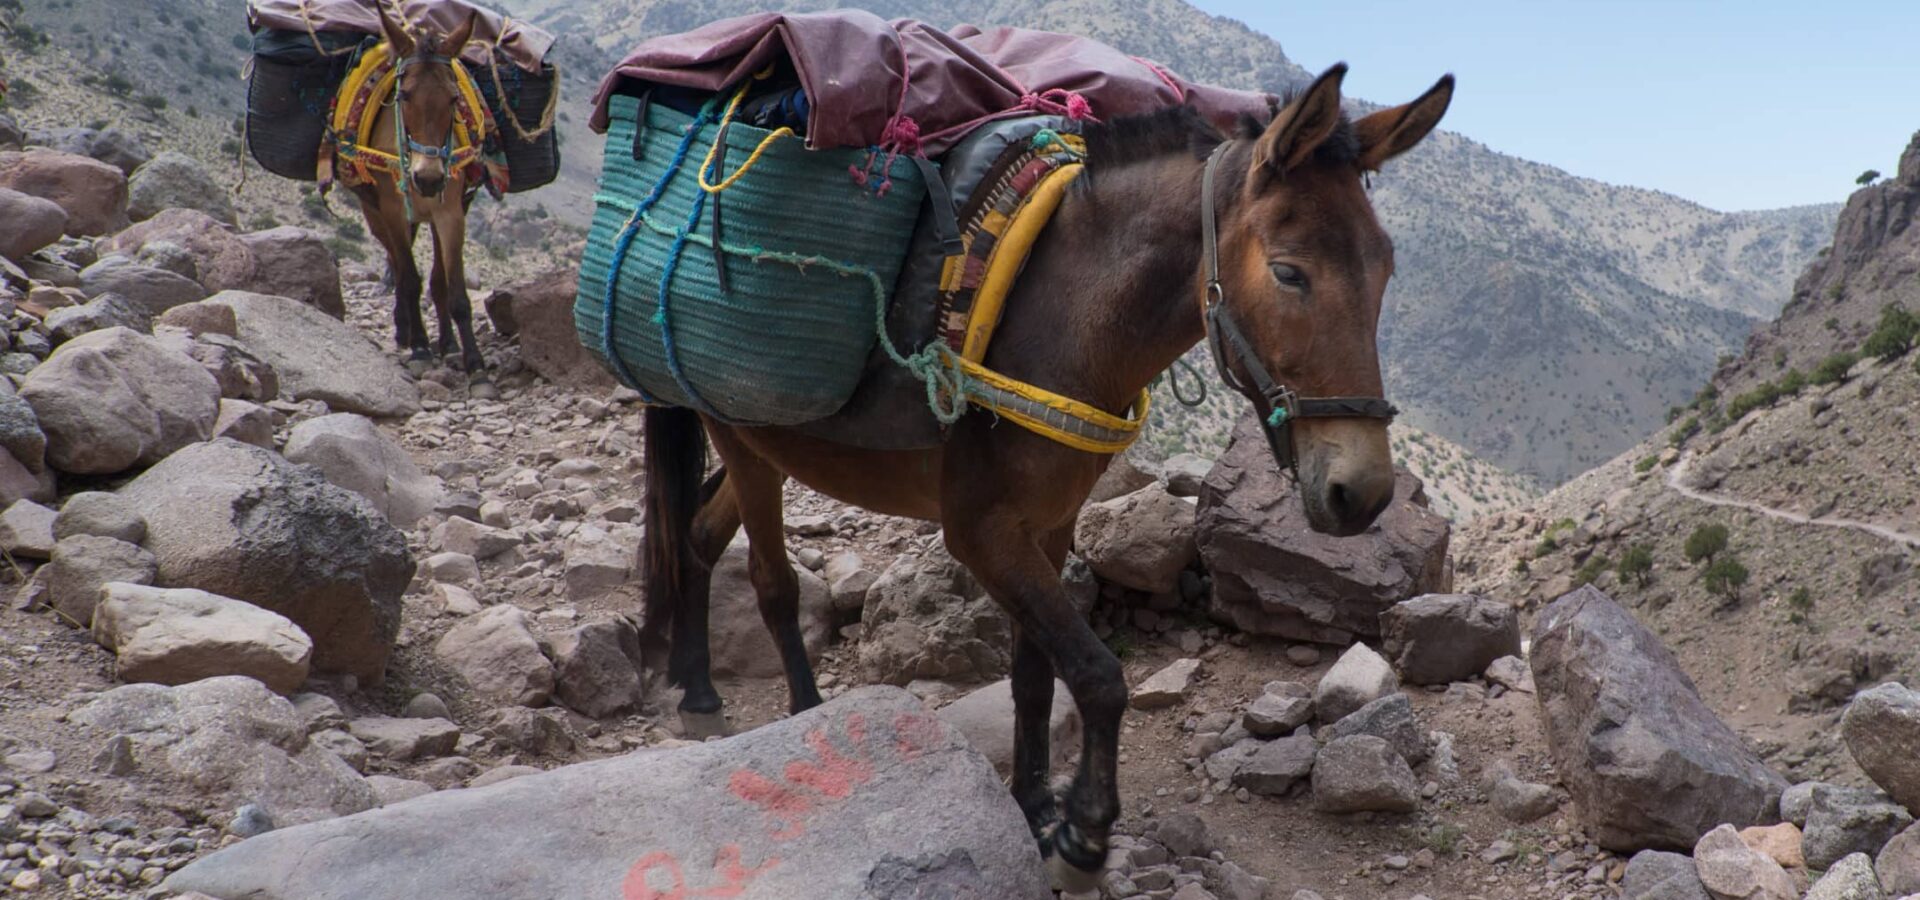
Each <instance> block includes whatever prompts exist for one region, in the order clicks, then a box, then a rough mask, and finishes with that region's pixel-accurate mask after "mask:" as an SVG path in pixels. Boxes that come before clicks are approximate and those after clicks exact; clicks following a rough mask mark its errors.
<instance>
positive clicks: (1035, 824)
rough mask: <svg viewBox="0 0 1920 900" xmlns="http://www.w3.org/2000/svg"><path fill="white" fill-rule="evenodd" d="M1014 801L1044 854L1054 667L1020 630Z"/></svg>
mask: <svg viewBox="0 0 1920 900" xmlns="http://www.w3.org/2000/svg"><path fill="white" fill-rule="evenodd" d="M1011 687H1012V691H1013V799H1014V801H1015V802H1016V803H1019V804H1020V811H1021V812H1023V813H1025V814H1026V816H1027V827H1028V828H1029V829H1031V830H1032V831H1033V836H1034V838H1035V839H1036V840H1039V841H1041V842H1042V844H1041V851H1042V852H1046V851H1047V850H1049V849H1050V847H1049V845H1048V844H1047V843H1045V842H1046V841H1050V840H1052V828H1053V826H1054V824H1055V821H1056V817H1057V816H1058V815H1059V812H1058V810H1056V809H1055V808H1054V803H1053V786H1052V785H1051V784H1050V783H1049V780H1050V779H1051V777H1052V775H1053V747H1052V744H1053V735H1052V734H1051V728H1052V725H1053V664H1052V663H1050V662H1048V661H1047V654H1046V651H1044V650H1042V649H1040V645H1039V644H1037V643H1034V642H1033V641H1030V640H1027V639H1026V637H1025V635H1023V634H1021V633H1020V629H1018V628H1015V629H1014V638H1013V681H1012V685H1011Z"/></svg>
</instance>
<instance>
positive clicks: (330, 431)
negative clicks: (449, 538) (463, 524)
mask: <svg viewBox="0 0 1920 900" xmlns="http://www.w3.org/2000/svg"><path fill="white" fill-rule="evenodd" d="M284 452H285V453H286V456H287V458H288V459H290V460H292V461H294V462H297V463H304V464H306V465H309V466H313V467H314V468H317V469H319V470H320V471H321V473H322V474H325V475H326V476H327V480H328V481H331V482H333V483H334V484H337V485H339V486H341V487H343V488H346V489H347V490H350V491H352V492H354V493H356V494H359V495H360V496H362V497H365V498H367V502H368V503H371V504H373V508H374V509H377V510H379V511H380V514H381V515H384V516H386V517H387V521H389V522H392V523H393V524H394V525H396V526H398V527H400V528H412V527H413V524H414V523H415V522H418V521H420V518H421V517H422V516H425V515H426V514H427V513H430V512H433V507H434V505H435V504H437V503H439V502H440V494H441V486H440V480H439V479H437V478H434V477H433V476H431V475H428V474H426V473H424V472H422V471H420V467H419V466H416V465H414V464H413V457H412V455H410V454H408V453H407V451H406V448H404V447H401V446H400V443H399V442H398V441H395V440H394V439H393V438H391V437H388V436H387V435H386V434H385V433H384V432H382V431H381V430H380V426H378V425H375V424H373V422H372V420H370V419H368V418H366V417H365V416H357V415H354V414H353V413H334V414H333V415H330V416H319V417H317V418H312V419H308V420H306V421H304V422H301V423H300V424H298V425H295V426H294V427H293V432H292V434H290V435H288V436H287V446H286V449H285V451H284Z"/></svg>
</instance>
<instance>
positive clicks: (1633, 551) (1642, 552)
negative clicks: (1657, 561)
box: [1613, 544, 1653, 587]
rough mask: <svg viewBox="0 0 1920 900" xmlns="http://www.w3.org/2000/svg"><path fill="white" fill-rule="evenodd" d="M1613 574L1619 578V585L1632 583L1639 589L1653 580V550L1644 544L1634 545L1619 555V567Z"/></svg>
mask: <svg viewBox="0 0 1920 900" xmlns="http://www.w3.org/2000/svg"><path fill="white" fill-rule="evenodd" d="M1613 574H1615V575H1617V576H1619V578H1620V583H1621V584H1625V583H1627V582H1628V581H1632V582H1634V583H1635V584H1638V585H1640V586H1641V587H1646V586H1647V582H1649V581H1651V580H1653V548H1652V547H1649V546H1647V545H1646V544H1634V545H1633V546H1631V547H1628V548H1627V552H1625V553H1622V554H1620V565H1619V566H1617V567H1615V568H1614V570H1613Z"/></svg>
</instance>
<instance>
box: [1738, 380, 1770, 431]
mask: <svg viewBox="0 0 1920 900" xmlns="http://www.w3.org/2000/svg"><path fill="white" fill-rule="evenodd" d="M1778 399H1780V386H1779V385H1777V384H1774V383H1773V382H1771V381H1763V382H1760V384H1759V385H1758V386H1756V387H1754V388H1753V389H1752V390H1750V391H1747V392H1746V393H1743V394H1740V395H1738V396H1736V397H1734V398H1733V400H1732V401H1730V402H1728V403H1727V421H1728V422H1738V421H1740V420H1741V419H1743V418H1745V417H1746V415H1747V413H1750V412H1753V411H1754V410H1756V409H1763V408H1765V407H1768V406H1772V405H1773V402H1774V401H1775V400H1778Z"/></svg>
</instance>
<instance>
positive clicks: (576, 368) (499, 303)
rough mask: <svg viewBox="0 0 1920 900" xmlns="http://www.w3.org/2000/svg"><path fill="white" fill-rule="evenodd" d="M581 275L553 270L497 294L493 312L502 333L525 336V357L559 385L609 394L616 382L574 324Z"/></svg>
mask: <svg viewBox="0 0 1920 900" xmlns="http://www.w3.org/2000/svg"><path fill="white" fill-rule="evenodd" d="M579 293H580V273H579V272H578V271H576V270H574V269H570V268H560V269H553V270H550V271H547V272H545V273H542V274H540V275H537V276H535V277H533V278H530V279H528V280H526V281H522V282H519V283H516V284H511V285H508V286H507V287H504V288H501V289H499V290H496V291H494V292H493V294H492V296H491V297H490V298H489V299H488V301H487V312H488V315H489V317H490V318H492V319H493V322H494V330H495V331H498V332H499V333H501V334H503V335H505V334H514V333H516V331H517V333H518V334H519V336H520V358H521V359H522V360H524V361H525V362H526V364H527V365H529V366H532V367H533V370H534V371H535V372H539V373H540V376H541V377H542V378H545V379H547V380H548V381H551V382H553V383H554V384H558V385H563V386H566V387H571V388H575V389H577V390H583V391H606V390H609V389H611V388H613V387H614V386H615V385H616V384H617V383H618V382H616V381H614V378H613V376H612V375H611V374H609V373H608V372H607V369H606V367H605V366H602V365H601V364H600V363H599V361H598V360H597V359H595V358H594V356H593V354H591V353H589V352H588V351H587V348H586V347H583V346H581V344H580V333H579V332H578V331H576V330H575V329H574V325H573V298H574V297H575V296H576V295H578V294H579Z"/></svg>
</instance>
